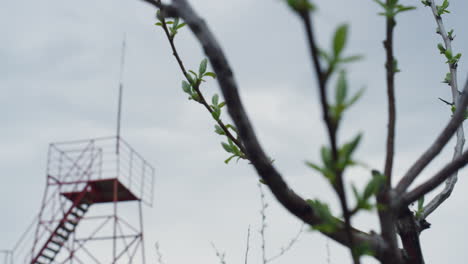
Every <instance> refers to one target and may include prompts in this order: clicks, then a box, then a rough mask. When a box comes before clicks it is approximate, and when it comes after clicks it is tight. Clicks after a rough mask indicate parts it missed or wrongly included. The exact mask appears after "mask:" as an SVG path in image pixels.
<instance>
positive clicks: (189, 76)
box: [185, 73, 195, 85]
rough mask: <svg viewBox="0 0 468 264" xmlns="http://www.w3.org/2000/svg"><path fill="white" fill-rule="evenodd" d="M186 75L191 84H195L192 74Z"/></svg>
mask: <svg viewBox="0 0 468 264" xmlns="http://www.w3.org/2000/svg"><path fill="white" fill-rule="evenodd" d="M185 77H186V78H187V80H188V81H189V82H190V84H191V85H195V80H194V79H193V77H192V75H190V74H188V73H187V74H185Z"/></svg>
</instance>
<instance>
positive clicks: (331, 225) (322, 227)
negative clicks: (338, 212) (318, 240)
mask: <svg viewBox="0 0 468 264" xmlns="http://www.w3.org/2000/svg"><path fill="white" fill-rule="evenodd" d="M307 203H308V204H309V205H310V207H312V209H313V210H314V214H315V215H317V216H318V218H319V219H320V220H321V223H320V224H318V225H314V226H312V228H313V229H315V230H318V231H321V232H324V233H333V232H335V231H336V228H337V226H338V220H337V218H335V217H334V216H333V215H332V213H331V212H330V208H329V207H328V205H327V204H326V203H323V202H321V201H320V200H318V199H316V200H310V199H309V200H307Z"/></svg>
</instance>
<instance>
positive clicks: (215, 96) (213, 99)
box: [211, 94, 219, 107]
mask: <svg viewBox="0 0 468 264" xmlns="http://www.w3.org/2000/svg"><path fill="white" fill-rule="evenodd" d="M218 99H219V95H218V94H215V95H213V97H212V98H211V103H212V104H213V106H215V107H217V106H218Z"/></svg>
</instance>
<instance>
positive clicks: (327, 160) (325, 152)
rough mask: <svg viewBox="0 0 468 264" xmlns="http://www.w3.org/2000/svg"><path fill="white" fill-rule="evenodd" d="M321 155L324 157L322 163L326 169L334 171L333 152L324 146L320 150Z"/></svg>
mask: <svg viewBox="0 0 468 264" xmlns="http://www.w3.org/2000/svg"><path fill="white" fill-rule="evenodd" d="M320 154H321V156H322V162H323V164H324V165H325V167H326V168H328V169H330V170H334V166H333V165H332V164H333V161H332V153H331V150H330V149H329V148H327V147H325V146H322V148H321V149H320Z"/></svg>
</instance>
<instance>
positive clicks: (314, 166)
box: [305, 161, 323, 173]
mask: <svg viewBox="0 0 468 264" xmlns="http://www.w3.org/2000/svg"><path fill="white" fill-rule="evenodd" d="M305 164H306V165H307V166H309V167H311V168H312V169H314V170H316V171H318V172H320V173H323V169H322V168H321V167H320V166H318V165H317V164H315V163H312V162H309V161H306V162H305Z"/></svg>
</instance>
